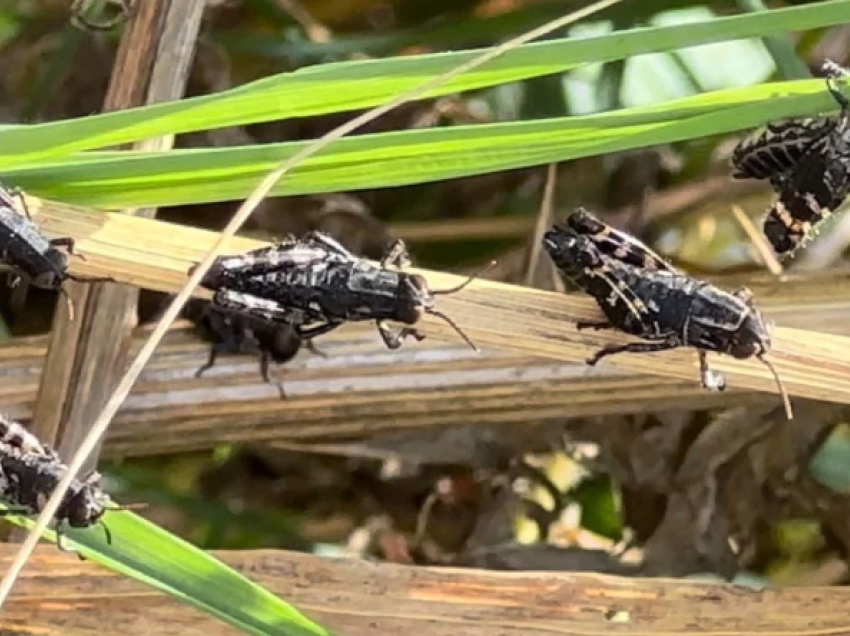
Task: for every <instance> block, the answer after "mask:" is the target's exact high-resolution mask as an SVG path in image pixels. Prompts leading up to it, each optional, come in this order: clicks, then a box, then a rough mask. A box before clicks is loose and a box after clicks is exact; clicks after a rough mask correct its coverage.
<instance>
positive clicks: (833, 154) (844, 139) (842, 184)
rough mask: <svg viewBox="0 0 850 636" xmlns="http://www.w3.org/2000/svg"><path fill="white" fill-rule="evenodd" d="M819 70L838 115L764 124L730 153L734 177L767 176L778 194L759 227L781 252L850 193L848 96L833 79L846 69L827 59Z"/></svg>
mask: <svg viewBox="0 0 850 636" xmlns="http://www.w3.org/2000/svg"><path fill="white" fill-rule="evenodd" d="M824 71H825V73H826V76H827V79H826V83H827V88H828V89H829V92H830V94H831V95H832V97H833V99H835V101H836V102H837V103H838V106H839V107H840V113H839V114H838V116H835V117H817V118H807V119H788V120H784V121H779V122H775V123H771V124H768V125H767V126H765V127H764V128H762V129H760V130H758V131H756V132H755V133H753V134H752V135H751V136H749V137H748V138H746V139H744V140H743V141H742V142H741V143H739V144H738V146H737V147H736V148H735V150H734V151H733V153H732V165H733V167H734V170H735V171H734V173H733V176H734V177H735V178H737V179H758V180H764V179H766V180H767V181H768V182H769V183H770V184H771V186H772V187H773V189H774V190H775V191H776V193H777V194H778V197H777V199H776V201H775V202H774V204H773V205H772V206H771V208H770V210H769V211H768V214H767V217H766V219H765V222H764V233H765V236H766V237H767V240H768V241H769V242H770V244H771V245H772V246H773V249H774V250H775V251H776V252H777V254H779V255H780V256H782V257H785V256H790V255H792V254H793V253H794V252H795V251H796V250H797V249H798V248H800V247H801V246H803V245H804V244H805V242H806V240H807V239H808V238H809V237H810V235H811V234H812V233H813V231H815V230H816V228H817V226H818V224H819V223H820V222H821V221H823V220H824V219H826V218H827V217H828V216H829V215H830V214H831V213H832V212H833V211H834V210H836V209H837V208H838V207H839V206H840V205H841V204H842V203H843V202H844V200H845V199H846V198H847V195H848V193H850V127H848V123H850V102H848V100H847V98H846V97H845V96H844V95H843V93H842V92H841V91H840V90H839V88H838V86H837V84H836V80H837V79H838V78H841V77H847V76H848V75H850V71H848V70H847V69H844V68H842V67H840V66H838V65H837V64H835V63H833V62H831V61H827V62H826V63H825V64H824Z"/></svg>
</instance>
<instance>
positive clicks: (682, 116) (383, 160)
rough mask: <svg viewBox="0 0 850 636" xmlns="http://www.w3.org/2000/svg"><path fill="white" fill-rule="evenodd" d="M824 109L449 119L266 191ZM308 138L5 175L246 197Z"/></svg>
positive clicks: (752, 95) (452, 172)
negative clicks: (478, 121)
mask: <svg viewBox="0 0 850 636" xmlns="http://www.w3.org/2000/svg"><path fill="white" fill-rule="evenodd" d="M835 108H836V104H835V101H834V100H833V99H832V97H831V96H830V95H829V93H828V92H827V91H826V87H825V85H824V82H823V81H822V80H803V81H796V82H783V83H776V84H762V85H759V86H752V87H745V88H735V89H728V90H723V91H714V92H710V93H702V94H700V95H694V96H691V97H687V98H684V99H680V100H675V101H671V102H664V103H661V104H654V105H651V106H646V107H641V108H633V109H628V110H619V111H614V112H609V113H602V114H598V115H588V116H581V117H564V118H556V119H544V120H532V121H520V122H509V123H500V124H485V125H477V126H455V127H449V128H436V129H427V130H406V131H400V132H391V133H381V134H373V135H362V136H359V137H350V138H346V139H342V140H340V141H339V142H337V143H336V144H334V145H333V146H331V147H330V148H329V149H328V150H326V151H325V152H323V153H321V154H319V155H315V156H313V157H311V158H309V159H308V160H306V161H305V162H303V163H302V164H301V165H299V166H298V167H297V168H296V169H295V170H293V171H292V173H291V174H290V175H288V176H287V178H286V179H284V180H282V181H281V182H280V183H278V185H277V186H276V187H275V190H274V193H275V194H278V195H283V194H286V195H295V194H308V193H319V192H337V191H342V190H359V189H366V188H379V187H387V186H401V185H409V184H415V183H423V182H427V181H437V180H441V179H451V178H456V177H464V176H470V175H476V174H483V173H488V172H495V171H499V170H509V169H514V168H523V167H527V166H533V165H541V164H547V163H552V162H557V161H566V160H569V159H577V158H580V157H587V156H591V155H599V154H605V153H611V152H619V151H623V150H630V149H633V148H639V147H644V146H652V145H656V144H664V143H670V142H675V141H683V140H687V139H693V138H697V137H704V136H709V135H718V134H723V133H729V132H733V131H737V130H742V129H746V128H750V127H753V126H757V125H760V124H763V123H765V122H767V121H769V120H772V119H776V118H781V117H787V116H792V115H804V114H810V113H815V112H822V111H827V110H834V109H835ZM307 143H309V142H298V143H279V144H264V145H257V146H243V147H234V148H213V149H189V150H177V151H170V152H167V153H150V154H145V153H129V152H88V153H80V154H77V155H73V156H70V157H65V158H62V159H59V160H56V161H53V162H45V163H42V164H40V165H36V166H31V167H26V168H19V169H9V170H6V171H5V172H4V173H3V174H4V178H5V179H7V180H8V181H9V182H10V183H14V184H15V185H18V186H20V187H23V188H25V189H27V190H28V191H30V192H32V193H33V194H38V195H40V196H42V197H45V198H50V199H56V200H61V201H68V202H71V203H77V204H81V205H90V206H99V207H105V208H120V207H125V206H127V207H129V206H144V205H175V204H185V203H203V202H212V201H225V200H230V199H237V198H240V197H244V196H246V195H247V194H248V193H249V192H250V190H251V189H252V188H253V187H255V186H256V184H257V182H258V181H259V180H260V179H262V178H263V176H264V175H265V174H266V173H267V172H268V171H269V170H271V169H272V168H273V167H274V166H275V165H276V164H278V163H279V162H280V161H282V160H284V159H285V158H287V157H290V156H292V155H293V154H295V153H296V152H298V151H299V150H301V149H302V148H303V147H304V146H305V145H306V144H307Z"/></svg>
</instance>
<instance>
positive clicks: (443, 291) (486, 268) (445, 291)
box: [431, 261, 496, 296]
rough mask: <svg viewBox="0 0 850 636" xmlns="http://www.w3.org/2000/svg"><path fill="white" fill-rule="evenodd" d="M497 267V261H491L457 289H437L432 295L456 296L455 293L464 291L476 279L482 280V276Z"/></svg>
mask: <svg viewBox="0 0 850 636" xmlns="http://www.w3.org/2000/svg"><path fill="white" fill-rule="evenodd" d="M495 266H496V261H490V262H489V263H487V265H485V266H484V267H482V268H481V269H479V270H478V271H477V272H475V273H474V274H473V275H472V276H470V277H469V278H467V279H466V280H465V281H464V282H462V283H461V284H460V285H458V286H457V287H451V288H450V289H436V290H433V291H432V292H431V293H432V294H433V295H434V296H446V295H448V294H454V293H455V292H459V291H460V290H461V289H463V288H464V287H466V286H467V285H469V283H471V282H472V281H474V280H475V279H476V278H480V277H481V276H483V275H484V274H486V273H487V272H488V271H489V270H491V269H493V268H494V267H495Z"/></svg>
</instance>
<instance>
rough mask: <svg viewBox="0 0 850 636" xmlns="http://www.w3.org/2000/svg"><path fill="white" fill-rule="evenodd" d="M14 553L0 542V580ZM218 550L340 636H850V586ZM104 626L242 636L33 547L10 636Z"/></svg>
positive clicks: (3, 622) (93, 630)
mask: <svg viewBox="0 0 850 636" xmlns="http://www.w3.org/2000/svg"><path fill="white" fill-rule="evenodd" d="M14 550H15V547H14V546H0V571H2V570H3V569H4V567H5V566H6V565H8V562H9V560H10V559H11V558H12V556H13V554H14ZM214 554H215V555H216V556H217V557H218V558H220V559H221V560H222V561H225V562H226V563H228V564H230V565H232V566H234V567H236V568H237V569H239V570H241V571H242V572H243V573H244V574H246V575H247V576H248V577H249V578H251V579H252V580H254V581H256V582H257V583H260V584H261V585H264V586H266V587H267V588H268V589H270V590H272V591H273V592H275V593H276V594H279V595H280V596H282V597H284V598H286V599H287V600H289V601H291V602H292V603H293V604H294V605H295V606H296V607H297V608H298V609H299V610H301V611H303V612H304V613H306V614H307V615H308V616H309V617H311V618H313V619H315V620H318V621H320V622H321V623H322V624H323V625H326V626H327V627H328V628H329V629H331V630H334V631H335V632H336V633H337V634H340V635H344V636H395V635H396V634H399V633H417V634H422V635H423V636H457V635H458V634H463V636H551V635H552V634H562V635H564V636H567V635H569V636H596V635H599V636H601V635H603V634H612V633H624V634H625V633H628V634H642V635H644V636H653V635H658V636H661V635H664V636H674V635H685V634H693V633H695V632H699V633H705V634H717V635H719V634H723V635H724V636H744V635H745V634H746V635H754V634H755V635H758V634H764V635H768V634H770V635H771V636H773V635H776V634H797V635H799V634H812V635H814V634H847V633H850V618H848V616H847V604H848V602H850V590H848V589H847V588H841V587H831V588H791V589H773V590H764V591H754V590H748V589H745V588H739V587H733V586H730V585H713V584H709V583H702V584H700V583H693V582H685V581H679V580H667V579H639V578H621V577H614V576H604V575H596V574H561V573H558V574H551V573H533V572H532V573H511V574H508V573H498V572H487V571H481V570H471V569H470V570H466V569H463V570H462V569H447V568H446V569H437V568H426V567H405V566H398V565H389V564H375V563H367V562H363V561H358V560H348V559H344V560H343V559H322V558H319V557H315V556H311V555H306V554H297V553H293V552H283V551H272V550H257V551H253V552H217V553H214ZM742 617H746V618H742ZM104 627H106V628H107V629H108V631H109V632H110V633H122V632H123V633H130V632H133V633H144V634H146V636H177V635H178V634H179V635H180V636H218V635H219V634H220V635H222V636H225V635H228V636H229V635H231V634H236V633H237V632H236V631H235V630H234V629H233V628H231V627H227V626H225V625H223V624H222V623H220V622H218V621H216V620H214V619H212V618H210V617H208V616H206V615H203V614H201V613H200V612H198V611H196V610H187V608H186V606H185V605H182V604H180V603H179V602H177V601H176V600H174V599H172V598H169V597H167V596H165V595H163V594H159V593H157V592H154V591H151V589H150V588H149V587H146V586H143V585H141V584H139V583H136V582H134V581H131V580H129V579H127V578H125V577H122V576H120V575H118V574H115V573H112V572H110V571H108V570H106V569H103V568H101V567H99V566H97V565H95V564H92V563H86V562H80V561H78V560H77V559H76V558H75V557H73V556H70V555H65V554H62V553H60V552H59V551H57V550H56V549H55V548H54V547H52V546H50V547H48V546H45V547H41V548H38V549H37V550H36V552H35V555H34V556H33V559H32V560H31V561H30V564H29V567H27V569H26V570H25V571H24V574H23V576H22V578H21V580H20V582H19V584H18V585H17V586H16V587H15V589H14V591H13V592H12V596H11V597H10V599H9V603H8V605H7V606H6V607H5V608H4V611H3V616H2V618H0V633H2V634H3V635H4V636H7V635H12V634H15V635H19V636H23V635H32V636H36V635H38V636H49V635H52V634H56V635H57V636H59V635H62V636H66V635H68V634H74V636H100V635H101V634H102V633H103V630H104Z"/></svg>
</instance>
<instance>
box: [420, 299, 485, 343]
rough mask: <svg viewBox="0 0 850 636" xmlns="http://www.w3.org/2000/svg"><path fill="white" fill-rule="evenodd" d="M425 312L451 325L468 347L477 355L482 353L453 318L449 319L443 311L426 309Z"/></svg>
mask: <svg viewBox="0 0 850 636" xmlns="http://www.w3.org/2000/svg"><path fill="white" fill-rule="evenodd" d="M425 311H426V312H427V313H429V314H431V315H432V316H436V317H437V318H440V319H441V320H444V321H445V322H446V323H447V324H448V325H449V326H450V327H451V328H452V329H454V330H455V331H456V332H457V334H458V335H459V336H460V337H461V338H463V341H464V342H465V343H466V344H468V345H469V347H470V348H471V349H472V350H473V351H474V352H475V353H481V350H480V349H479V348H478V347H476V346H475V343H474V342H472V340H470V339H469V336H467V335H466V334H465V333H463V330H462V329H461V328H460V327H458V326H457V323H456V322H455V321H454V320H452V319H451V318H449V317H448V316H447V315H446V314H444V313H443V312H441V311H437V310H436V309H426V310H425Z"/></svg>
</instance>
